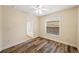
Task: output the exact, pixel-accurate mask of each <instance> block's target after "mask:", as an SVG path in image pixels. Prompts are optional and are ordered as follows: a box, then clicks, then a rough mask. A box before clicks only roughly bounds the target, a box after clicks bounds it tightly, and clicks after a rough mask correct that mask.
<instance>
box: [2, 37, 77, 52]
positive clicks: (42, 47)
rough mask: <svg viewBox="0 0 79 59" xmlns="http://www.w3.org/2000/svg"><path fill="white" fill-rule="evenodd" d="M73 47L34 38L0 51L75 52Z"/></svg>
mask: <svg viewBox="0 0 79 59" xmlns="http://www.w3.org/2000/svg"><path fill="white" fill-rule="evenodd" d="M77 52H78V50H77V48H75V47H72V46H69V45H65V44H62V43H58V42H55V41H52V40H48V39H45V38H40V37H38V38H35V39H31V40H28V41H26V42H23V43H21V44H19V45H16V46H13V47H10V48H8V49H5V50H3V51H1V53H77Z"/></svg>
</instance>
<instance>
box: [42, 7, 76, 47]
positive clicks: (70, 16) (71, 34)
mask: <svg viewBox="0 0 79 59" xmlns="http://www.w3.org/2000/svg"><path fill="white" fill-rule="evenodd" d="M76 9H77V8H71V9H66V10H62V11H58V12H55V13H52V14H48V15H46V16H42V17H40V36H42V37H45V38H48V39H51V40H54V41H58V42H62V43H65V44H68V45H72V46H76V45H77V44H76V42H77V34H76V33H77V31H76V30H77V19H76V18H77V13H76V12H77V10H76ZM53 16H60V17H61V20H60V22H61V25H60V26H61V36H60V37H57V36H53V35H49V34H47V33H45V20H47V19H50V18H51V19H53V18H52V17H53Z"/></svg>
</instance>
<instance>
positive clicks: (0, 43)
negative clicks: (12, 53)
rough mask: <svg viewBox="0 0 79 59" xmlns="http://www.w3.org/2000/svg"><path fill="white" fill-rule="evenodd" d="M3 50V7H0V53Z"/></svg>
mask: <svg viewBox="0 0 79 59" xmlns="http://www.w3.org/2000/svg"><path fill="white" fill-rule="evenodd" d="M1 49H2V6H0V51H1Z"/></svg>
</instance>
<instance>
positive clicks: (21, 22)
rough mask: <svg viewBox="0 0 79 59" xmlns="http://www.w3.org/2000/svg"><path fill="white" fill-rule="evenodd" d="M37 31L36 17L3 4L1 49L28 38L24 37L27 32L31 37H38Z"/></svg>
mask: <svg viewBox="0 0 79 59" xmlns="http://www.w3.org/2000/svg"><path fill="white" fill-rule="evenodd" d="M28 21H30V25H31V26H30V32H28V33H27V22H28ZM28 31H29V29H28ZM38 32H39V23H38V17H36V16H34V15H32V14H29V13H25V12H22V11H19V10H17V9H15V8H11V7H9V6H3V41H2V48H3V49H5V48H9V47H11V46H14V45H17V44H19V43H22V42H24V41H26V40H28V39H25V36H26V35H28V34H29V35H30V36H32V37H38Z"/></svg>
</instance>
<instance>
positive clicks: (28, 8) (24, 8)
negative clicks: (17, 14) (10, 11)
mask: <svg viewBox="0 0 79 59" xmlns="http://www.w3.org/2000/svg"><path fill="white" fill-rule="evenodd" d="M32 6H33V5H12V6H11V7H13V8H16V9H18V10H20V11H23V12H28V13H31V14H33V15H36V16H43V15H47V14H50V13H53V12H56V11H60V10H63V9H67V8H72V7H75V6H76V5H42V7H43V8H44V9H47V10H46V11H44V10H43V11H42V14H40V15H37V14H36V13H34V11H35V9H33V8H32Z"/></svg>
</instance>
